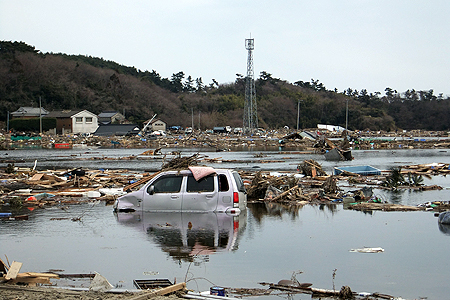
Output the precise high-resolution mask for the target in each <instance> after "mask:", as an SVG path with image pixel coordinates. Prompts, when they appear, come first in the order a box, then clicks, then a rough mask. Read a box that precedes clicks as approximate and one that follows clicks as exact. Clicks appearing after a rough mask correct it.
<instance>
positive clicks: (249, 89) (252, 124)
mask: <svg viewBox="0 0 450 300" xmlns="http://www.w3.org/2000/svg"><path fill="white" fill-rule="evenodd" d="M250 37H251V35H250ZM245 49H247V51H248V58H247V77H245V102H244V126H243V127H244V132H246V133H251V132H253V131H255V129H256V128H258V113H257V110H256V88H255V78H254V71H253V49H255V40H254V39H252V38H250V39H245Z"/></svg>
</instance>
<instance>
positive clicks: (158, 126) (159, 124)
mask: <svg viewBox="0 0 450 300" xmlns="http://www.w3.org/2000/svg"><path fill="white" fill-rule="evenodd" d="M152 130H153V131H157V130H162V131H166V123H165V122H163V121H161V120H156V121H155V122H153V123H152Z"/></svg>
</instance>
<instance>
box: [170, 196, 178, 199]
mask: <svg viewBox="0 0 450 300" xmlns="http://www.w3.org/2000/svg"><path fill="white" fill-rule="evenodd" d="M170 198H172V199H178V196H176V195H173V196H170Z"/></svg>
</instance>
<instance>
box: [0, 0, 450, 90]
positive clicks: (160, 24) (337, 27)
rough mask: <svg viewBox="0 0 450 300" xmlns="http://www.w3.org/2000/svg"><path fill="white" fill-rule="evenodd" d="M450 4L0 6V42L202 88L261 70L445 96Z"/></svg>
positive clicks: (17, 1)
mask: <svg viewBox="0 0 450 300" xmlns="http://www.w3.org/2000/svg"><path fill="white" fill-rule="evenodd" d="M449 15H450V1H449V0H428V1H411V0H409V1H406V0H404V1H401V0H371V1H369V0H309V1H304V0H280V1H274V0H272V1H268V0H260V1H248V0H158V1H154V0H147V1H145V0H140V1H138V0H127V1H123V0H121V1H116V0H107V1H106V0H98V1H96V0H79V1H77V0H70V1H69V0H68V1H65V0H40V1H34V0H0V40H6V41H23V42H25V43H27V44H30V45H32V46H35V47H36V49H38V50H41V51H42V52H44V53H45V52H54V53H58V52H62V53H67V54H82V55H90V56H94V57H102V58H104V59H106V60H112V61H115V62H117V63H119V64H122V65H126V66H134V67H136V68H137V69H140V70H142V71H145V70H149V71H151V70H155V71H156V72H158V73H159V74H160V75H161V76H162V77H168V78H170V77H171V75H172V74H173V73H177V72H179V71H183V72H184V73H185V74H186V77H187V76H188V75H191V76H192V77H193V78H194V79H195V78H198V77H202V79H203V82H204V83H206V84H209V83H211V82H212V79H213V78H214V79H215V80H217V81H218V82H219V83H229V82H233V81H234V80H235V79H236V74H237V73H239V74H243V75H245V74H246V69H247V50H246V49H245V39H246V38H250V35H251V38H254V42H255V49H254V52H253V59H254V70H255V77H259V74H260V72H261V71H266V72H268V73H270V74H272V76H273V77H276V78H280V79H283V80H287V81H289V82H291V83H294V82H296V81H298V80H303V81H310V80H311V78H314V79H318V80H320V82H322V83H323V84H324V85H325V86H326V87H327V89H334V88H337V89H338V90H339V91H343V90H345V89H347V88H349V87H351V88H353V89H357V90H358V91H359V90H361V89H367V90H368V92H376V91H379V92H382V94H384V90H385V88H386V87H391V88H392V89H395V90H397V91H398V92H404V91H406V90H407V89H415V90H429V89H433V90H434V92H435V94H436V95H438V94H439V93H443V94H444V96H446V95H449V96H450V81H449V79H450V41H449V39H450V36H449V33H450V21H449V19H448V18H449Z"/></svg>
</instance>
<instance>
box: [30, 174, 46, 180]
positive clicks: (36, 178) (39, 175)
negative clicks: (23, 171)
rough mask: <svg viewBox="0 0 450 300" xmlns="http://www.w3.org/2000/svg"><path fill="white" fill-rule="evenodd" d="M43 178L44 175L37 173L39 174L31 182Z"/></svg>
mask: <svg viewBox="0 0 450 300" xmlns="http://www.w3.org/2000/svg"><path fill="white" fill-rule="evenodd" d="M42 176H44V174H43V173H37V174H34V175H33V177H31V179H30V181H38V180H41V178H42Z"/></svg>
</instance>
